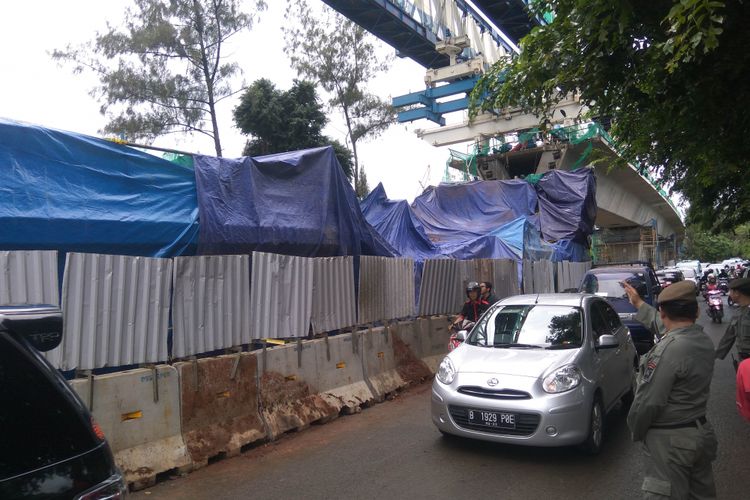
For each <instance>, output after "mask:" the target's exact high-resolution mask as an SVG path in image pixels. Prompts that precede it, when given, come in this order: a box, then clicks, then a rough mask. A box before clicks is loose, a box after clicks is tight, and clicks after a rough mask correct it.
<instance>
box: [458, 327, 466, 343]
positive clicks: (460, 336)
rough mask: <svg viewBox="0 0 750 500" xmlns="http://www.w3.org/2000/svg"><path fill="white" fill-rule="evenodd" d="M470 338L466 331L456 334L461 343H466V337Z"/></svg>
mask: <svg viewBox="0 0 750 500" xmlns="http://www.w3.org/2000/svg"><path fill="white" fill-rule="evenodd" d="M468 336H469V332H468V331H466V330H459V332H458V333H456V340H458V341H459V342H466V337H468Z"/></svg>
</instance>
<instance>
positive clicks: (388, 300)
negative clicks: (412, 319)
mask: <svg viewBox="0 0 750 500" xmlns="http://www.w3.org/2000/svg"><path fill="white" fill-rule="evenodd" d="M358 309H359V315H358V317H359V323H360V324H365V323H373V322H375V321H383V320H390V319H396V318H405V317H408V316H413V315H414V312H415V310H414V261H413V260H412V259H404V258H388V257H372V256H362V257H360V260H359V302H358Z"/></svg>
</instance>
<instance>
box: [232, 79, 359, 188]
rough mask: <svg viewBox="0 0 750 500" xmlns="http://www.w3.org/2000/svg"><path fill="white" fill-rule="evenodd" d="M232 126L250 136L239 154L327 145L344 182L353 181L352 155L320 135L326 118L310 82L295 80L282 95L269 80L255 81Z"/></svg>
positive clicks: (238, 109) (246, 93)
mask: <svg viewBox="0 0 750 500" xmlns="http://www.w3.org/2000/svg"><path fill="white" fill-rule="evenodd" d="M234 122H235V124H236V125H237V128H239V129H240V130H241V131H242V133H243V134H247V135H250V136H251V139H250V140H248V141H247V144H246V145H245V150H244V151H243V153H242V154H244V155H246V156H256V155H265V154H270V153H282V152H285V151H295V150H298V149H306V148H315V147H320V146H328V145H330V146H332V147H333V149H334V152H335V153H336V158H338V160H339V163H340V164H341V168H342V170H343V171H344V174H346V177H347V179H349V180H350V181H351V180H352V179H353V175H354V172H353V165H352V153H351V151H350V150H349V148H347V147H346V146H344V145H343V144H341V143H340V142H338V141H335V140H332V139H330V138H329V137H326V136H325V135H324V134H323V128H324V127H325V126H326V124H327V123H328V117H327V116H326V115H325V113H324V112H323V109H322V106H321V104H320V103H319V102H318V96H317V94H316V92H315V84H314V83H312V82H306V81H297V80H295V82H294V85H292V88H290V89H289V90H287V91H281V90H279V89H277V88H276V86H275V85H274V84H273V83H272V82H271V81H270V80H267V79H264V78H262V79H260V80H256V81H255V82H253V84H252V85H250V87H248V88H247V90H246V91H245V93H244V94H242V97H241V99H240V104H239V105H238V106H237V107H236V108H235V109H234Z"/></svg>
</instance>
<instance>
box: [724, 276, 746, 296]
mask: <svg viewBox="0 0 750 500" xmlns="http://www.w3.org/2000/svg"><path fill="white" fill-rule="evenodd" d="M729 288H731V289H733V290H737V291H738V292H740V293H741V294H742V295H747V296H749V297H750V278H737V279H735V280H732V281H730V282H729Z"/></svg>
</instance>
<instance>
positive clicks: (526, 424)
mask: <svg viewBox="0 0 750 500" xmlns="http://www.w3.org/2000/svg"><path fill="white" fill-rule="evenodd" d="M472 409H477V410H481V411H492V412H499V410H488V409H481V408H472ZM448 411H449V412H450V414H451V418H453V420H454V422H456V424H457V425H458V426H459V427H463V428H464V429H469V430H472V431H481V432H487V433H490V434H503V435H506V436H531V435H532V434H534V432H535V431H536V429H537V427H539V421H540V420H541V418H542V417H540V416H539V415H537V414H536V413H517V412H509V413H514V414H515V415H516V428H515V429H503V428H499V427H490V426H486V425H478V424H470V423H469V408H466V407H463V406H452V405H451V406H449V407H448Z"/></svg>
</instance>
